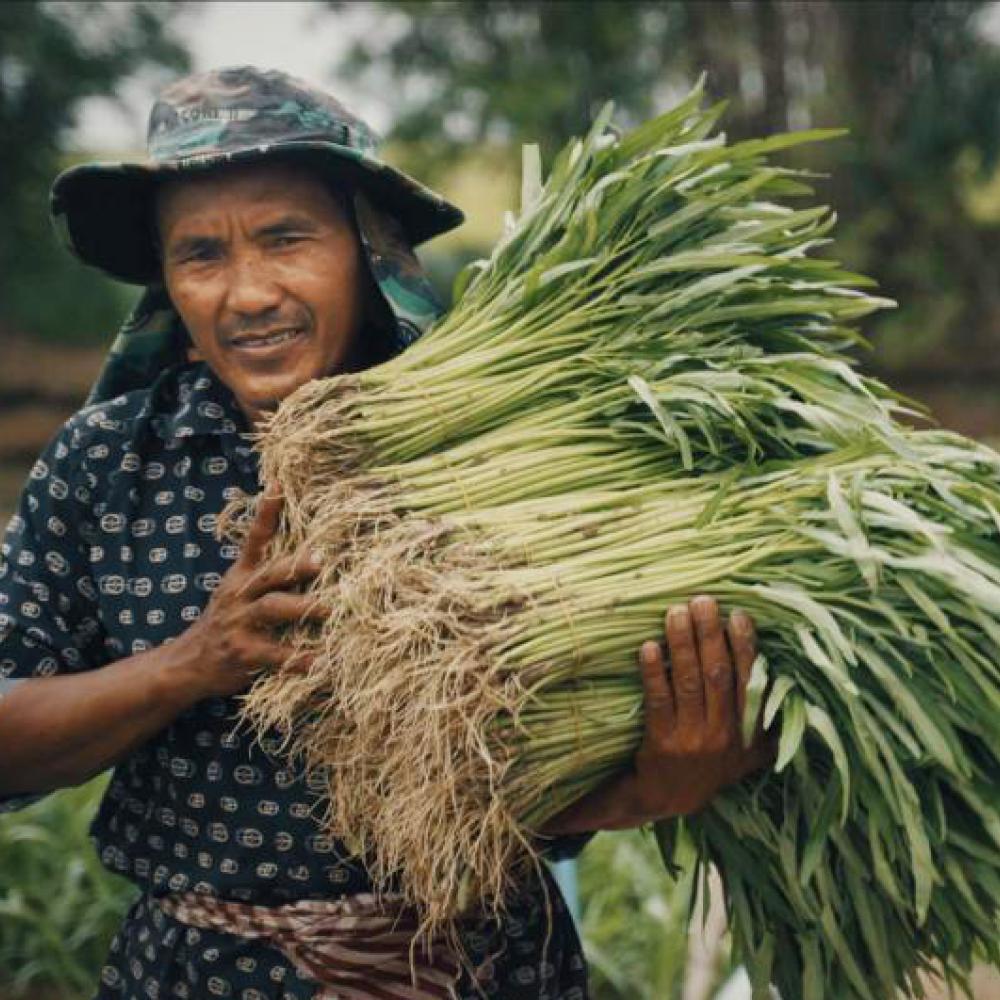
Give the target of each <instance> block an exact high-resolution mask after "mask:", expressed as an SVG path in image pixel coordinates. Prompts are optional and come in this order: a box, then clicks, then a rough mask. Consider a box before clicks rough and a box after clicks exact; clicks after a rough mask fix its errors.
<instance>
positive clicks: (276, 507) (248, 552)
mask: <svg viewBox="0 0 1000 1000" xmlns="http://www.w3.org/2000/svg"><path fill="white" fill-rule="evenodd" d="M284 503H285V498H284V497H283V496H282V495H281V493H279V492H278V489H277V487H276V486H268V488H267V489H266V490H265V491H264V492H263V493H262V494H261V497H260V499H259V500H258V501H257V514H256V516H255V517H254V519H253V524H251V525H250V531H249V533H248V534H247V540H246V544H245V545H244V547H243V558H244V559H245V560H246V561H247V562H248V563H250V564H251V565H253V566H256V565H257V564H258V563H259V562H260V561H261V559H263V558H264V553H265V551H266V550H267V545H268V542H270V541H271V539H272V538H274V535H275V533H276V532H277V530H278V525H279V524H280V523H281V508H282V507H283V506H284Z"/></svg>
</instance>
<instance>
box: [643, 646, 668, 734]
mask: <svg viewBox="0 0 1000 1000" xmlns="http://www.w3.org/2000/svg"><path fill="white" fill-rule="evenodd" d="M639 664H640V667H641V668H642V690H643V695H644V700H643V707H644V709H645V713H646V741H647V742H648V743H650V744H651V745H652V746H653V747H661V746H663V744H664V743H665V741H666V740H668V739H669V737H670V735H671V733H672V732H673V728H674V696H673V692H672V691H671V690H670V683H669V682H668V681H667V671H666V664H665V661H664V658H663V650H662V649H661V648H660V644H659V643H658V642H653V641H652V640H650V641H649V642H644V643H643V644H642V649H640V650H639Z"/></svg>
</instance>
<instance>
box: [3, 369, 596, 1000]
mask: <svg viewBox="0 0 1000 1000" xmlns="http://www.w3.org/2000/svg"><path fill="white" fill-rule="evenodd" d="M245 430H246V425H245V422H244V418H243V416H242V414H241V412H240V410H239V408H238V406H237V405H236V402H235V399H234V398H233V396H232V394H231V393H230V392H229V391H228V390H227V389H226V388H225V387H224V386H223V385H222V384H221V383H220V382H219V381H218V380H217V379H216V378H215V377H214V376H213V375H212V373H211V371H210V370H209V369H208V368H207V367H206V366H204V365H189V366H185V367H181V368H176V369H168V370H167V371H166V372H164V373H163V375H162V376H161V377H160V378H159V379H158V380H157V382H156V383H155V384H154V385H153V386H152V387H151V388H150V389H147V390H142V391H138V392H132V393H128V394H126V395H123V396H120V397H118V398H117V399H114V400H111V401H110V402H107V403H100V404H96V405H94V406H90V407H87V408H86V409H84V410H81V411H80V412H79V413H77V414H76V415H75V416H73V417H72V418H71V419H70V420H69V421H68V422H67V423H66V425H65V426H64V427H63V429H62V431H61V432H60V433H59V434H58V435H57V436H56V438H55V440H54V441H53V442H52V443H51V444H50V446H49V447H48V448H47V449H46V451H45V453H44V454H43V455H42V457H41V458H40V459H39V460H38V462H37V463H36V464H35V467H34V468H33V469H32V472H31V475H30V478H29V481H28V484H27V487H26V489H25V491H24V494H23V496H22V498H21V502H20V505H19V509H18V512H17V513H16V514H15V516H14V517H13V519H12V520H11V523H10V526H9V528H8V530H7V534H6V537H5V540H4V544H3V549H2V558H0V697H2V695H3V694H4V692H5V691H6V690H9V688H10V687H11V686H12V685H15V684H17V683H20V682H22V681H23V680H25V679H27V678H30V677H39V676H47V675H51V674H56V673H61V672H67V671H82V670H92V669H96V668H99V667H101V666H104V665H106V664H108V663H110V662H112V661H114V660H118V659H121V658H123V657H127V656H130V655H132V654H135V653H139V652H142V651H143V650H146V649H150V648H153V647H155V646H158V645H161V644H163V643H166V642H170V641H171V640H172V639H173V638H174V637H176V636H177V635H179V634H181V633H182V632H183V631H184V630H185V629H186V628H188V627H189V626H190V624H191V623H192V622H194V621H195V620H196V619H197V618H198V617H199V616H200V615H201V613H202V610H203V609H204V607H205V605H206V604H207V603H208V600H209V598H210V596H211V594H212V591H213V590H214V589H215V587H217V586H218V584H219V581H220V580H221V578H222V576H223V575H224V574H225V572H226V570H227V569H228V568H229V566H230V565H231V564H232V562H233V561H234V560H235V559H236V557H237V554H238V551H237V548H236V547H235V546H234V545H232V544H231V543H228V542H226V541H224V540H220V539H219V538H217V537H216V519H217V515H218V513H219V512H220V511H221V510H222V509H223V507H225V505H226V503H227V502H228V501H229V500H231V499H233V498H234V497H236V496H238V495H240V494H242V493H250V494H253V493H256V492H257V491H258V489H259V483H258V470H257V462H256V455H255V453H254V452H253V451H252V449H251V448H250V446H249V444H248V442H247V439H246V436H245V434H244V433H243V432H244V431H245ZM137 669H141V668H138V667H137ZM235 716H236V702H235V700H234V699H233V698H210V699H207V700H204V701H201V702H199V703H197V704H196V705H194V706H193V707H191V708H190V709H188V710H187V711H185V712H183V713H182V714H181V715H179V716H178V717H177V718H176V719H175V720H174V721H173V722H172V723H171V724H170V725H169V726H168V727H167V728H166V729H164V730H163V731H162V732H160V733H158V734H157V735H156V736H154V737H153V738H152V739H151V740H149V742H148V743H146V744H145V745H144V746H142V747H140V748H139V749H138V750H136V751H135V752H134V753H132V754H131V755H130V756H129V757H127V758H126V759H125V760H123V761H122V763H120V764H119V765H118V766H117V767H116V768H115V771H114V774H113V776H112V779H111V782H110V784H109V786H108V790H107V792H106V794H105V796H104V799H103V801H102V803H101V807H100V810H99V812H98V815H97V817H96V819H95V821H94V824H93V827H92V833H93V836H94V838H95V842H96V847H97V850H98V851H99V853H100V857H101V860H102V861H103V863H104V864H105V865H106V866H107V867H108V868H109V869H111V870H112V871H115V872H118V873H119V874H122V875H124V876H126V877H127V878H129V879H131V880H132V881H133V882H134V883H135V884H136V885H137V886H138V887H139V888H140V890H141V894H140V896H139V898H138V900H137V902H136V903H135V905H134V906H133V908H132V909H131V911H130V912H129V915H128V917H127V919H126V921H125V923H124V924H123V926H122V928H121V931H120V932H119V934H118V935H117V936H116V938H115V940H114V942H113V944H112V948H111V954H110V955H109V957H108V961H107V964H106V966H105V968H104V970H103V972H102V977H101V979H102V982H101V986H100V988H99V991H98V994H97V997H98V998H100V1000H110V998H112V997H114V998H129V1000H157V998H159V1000H165V998H167V997H179V998H202V997H212V996H219V997H234V998H238V1000H263V998H274V1000H278V998H294V1000H306V998H309V997H312V996H313V993H314V990H315V984H314V983H312V982H311V981H308V980H305V979H303V978H300V977H299V976H298V974H297V973H296V972H295V970H294V968H293V967H292V966H291V965H290V963H289V962H287V961H286V960H285V958H284V957H283V956H282V955H281V954H280V953H279V952H277V951H275V950H274V949H271V948H269V947H268V946H266V945H262V944H261V943H260V942H255V941H248V940H245V939H242V938H238V937H235V936H232V935H228V934H221V933H216V932H209V931H199V930H196V929H194V928H188V927H185V926H184V925H182V924H179V923H177V922H176V921H175V920H174V919H172V918H171V917H169V916H167V915H166V914H165V913H163V911H162V910H161V909H160V908H159V907H158V906H157V903H156V899H157V897H158V896H162V895H163V894H165V893H169V892H179V891H183V890H194V891H196V892H204V893H212V894H217V895H220V896H222V897H224V898H227V899H237V900H246V901H251V902H255V903H264V904H277V903H281V902H286V901H291V900H297V899H319V898H329V897H336V896H339V895H343V894H353V893H357V892H362V891H365V890H367V889H369V888H370V883H369V880H368V877H367V875H366V873H365V870H364V868H363V867H362V866H361V865H360V864H358V863H357V862H356V861H352V860H351V859H350V858H348V857H347V856H346V852H345V851H344V849H343V848H342V846H341V845H339V844H338V843H337V842H335V841H333V840H331V838H330V837H328V836H326V835H324V834H323V832H322V831H321V830H320V829H319V827H318V826H317V824H316V821H315V819H314V817H313V806H314V805H315V804H316V797H315V793H316V791H318V790H319V789H313V788H310V786H309V783H308V781H306V780H305V779H304V778H303V777H302V776H301V775H300V774H297V773H295V772H294V771H293V769H292V768H291V767H290V766H289V764H288V762H287V761H285V760H283V759H282V758H281V756H280V755H279V754H278V753H277V743H276V741H275V743H273V744H268V742H267V741H266V740H265V741H264V742H263V745H259V744H257V743H255V742H254V741H253V740H251V739H250V738H249V737H248V735H247V733H246V732H245V731H242V730H239V729H237V727H236V723H235ZM0 720H2V712H0ZM31 798H32V797H31V796H20V797H17V798H14V799H9V800H7V801H6V803H3V802H0V810H3V809H11V808H17V807H18V806H20V805H23V804H24V803H25V802H27V801H30V800H31ZM547 889H548V892H547V893H546V892H543V891H542V888H541V887H540V886H538V887H536V889H535V891H533V892H528V893H526V894H525V896H524V899H523V900H521V901H519V902H518V903H516V904H515V905H514V906H513V908H512V911H511V915H510V918H509V919H508V920H507V921H506V923H505V926H504V927H503V928H502V929H500V930H497V929H495V928H494V929H490V928H488V927H486V926H485V925H484V926H483V927H482V928H480V929H479V930H478V931H477V932H475V933H471V932H470V934H469V948H470V951H471V952H472V953H473V954H474V955H480V956H482V955H486V954H496V955H497V957H496V959H495V960H494V961H493V962H492V963H490V965H489V966H488V967H490V968H491V969H492V975H489V976H487V977H486V978H485V980H484V981H483V982H481V983H480V984H479V985H480V987H481V988H482V989H483V990H484V992H485V993H486V995H487V996H494V997H502V998H504V1000H542V998H547V1000H555V998H562V1000H582V998H583V997H584V996H585V993H586V986H585V982H586V980H585V971H584V963H583V960H582V957H581V953H580V948H579V942H578V940H577V938H576V934H575V932H574V930H573V927H572V921H571V920H570V919H569V917H568V914H567V913H566V911H565V907H564V905H563V903H562V900H561V898H560V896H559V894H558V891H557V890H556V889H555V888H554V887H553V886H552V884H551V882H549V883H548V885H547ZM546 896H548V899H549V903H550V904H551V905H552V906H553V908H554V923H553V926H552V928H551V930H550V929H549V928H548V926H547V921H546V917H545V906H546V899H545V897H546ZM461 992H462V996H463V998H464V997H466V996H468V997H469V998H470V1000H471V998H472V997H474V996H477V995H478V994H477V993H476V988H475V987H474V986H473V985H471V984H470V983H468V982H466V983H465V984H464V986H463V989H462V991H461Z"/></svg>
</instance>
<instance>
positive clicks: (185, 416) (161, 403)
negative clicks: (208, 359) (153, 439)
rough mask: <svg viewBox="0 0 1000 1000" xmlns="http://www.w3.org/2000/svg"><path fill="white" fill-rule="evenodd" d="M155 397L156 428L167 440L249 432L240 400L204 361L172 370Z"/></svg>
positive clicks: (161, 381) (158, 388) (154, 425)
mask: <svg viewBox="0 0 1000 1000" xmlns="http://www.w3.org/2000/svg"><path fill="white" fill-rule="evenodd" d="M168 376H172V377H168ZM154 397H157V398H156V401H155V402H154V404H153V405H154V416H153V428H154V429H155V431H156V433H157V434H159V436H160V437H161V438H163V439H164V440H165V441H169V440H171V439H178V438H186V437H196V436H198V435H202V434H237V433H247V432H248V430H249V428H248V427H247V422H246V418H245V417H244V415H243V412H242V410H240V408H239V404H238V403H237V402H236V397H235V396H234V395H233V394H232V392H230V390H229V389H228V388H226V386H225V385H224V384H223V383H222V382H221V381H220V380H219V379H218V378H217V377H216V375H215V374H214V373H213V372H212V370H211V368H209V367H208V365H206V364H205V363H204V362H201V363H198V364H194V365H185V366H184V367H182V368H180V370H179V371H178V369H169V370H168V371H167V372H165V373H164V375H163V376H162V377H161V378H160V379H159V380H157V385H156V386H154Z"/></svg>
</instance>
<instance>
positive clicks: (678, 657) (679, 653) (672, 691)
mask: <svg viewBox="0 0 1000 1000" xmlns="http://www.w3.org/2000/svg"><path fill="white" fill-rule="evenodd" d="M664 631H665V634H666V645H667V648H668V652H669V656H668V658H667V659H666V660H665V658H664V655H663V649H662V646H661V644H660V643H658V642H655V641H649V642H646V643H643V646H642V649H641V651H640V654H639V659H640V663H641V668H642V683H643V690H644V705H645V714H646V718H645V730H644V734H643V740H642V744H641V745H640V747H639V750H638V752H637V753H636V755H635V759H634V761H633V767H632V769H631V770H630V771H628V772H626V773H625V774H623V775H621V776H620V777H616V778H614V779H612V780H610V781H609V782H607V783H606V784H604V785H602V786H600V787H599V788H597V789H595V790H594V791H593V792H591V793H590V794H589V795H586V796H584V797H583V798H582V799H580V800H579V801H577V802H575V803H573V804H572V805H571V806H569V808H567V809H565V810H564V811H563V812H562V813H560V814H559V815H558V816H556V817H554V818H553V819H552V820H550V821H549V822H548V823H546V824H545V828H544V830H543V831H542V832H543V833H545V834H547V835H554V834H572V833H584V832H588V831H591V830H617V829H625V828H628V827H634V826H641V825H642V824H644V823H648V822H652V821H655V820H660V819H665V818H667V817H670V816H681V815H688V814H690V813H694V812H698V811H699V810H700V809H702V808H704V807H705V806H706V805H707V804H708V803H709V802H710V801H711V799H712V798H713V797H714V796H715V795H716V793H717V792H719V791H720V790H721V789H722V788H724V787H725V786H726V785H729V784H732V783H734V782H736V781H739V780H740V779H741V778H744V777H745V776H746V775H748V774H750V773H751V772H752V771H755V770H758V769H759V768H761V767H763V766H765V765H766V764H768V763H769V762H770V761H772V760H773V759H774V752H775V748H774V741H773V739H771V738H770V737H769V736H768V735H767V734H765V733H764V732H762V731H761V729H760V727H759V726H758V729H757V732H756V734H755V736H754V739H753V740H752V741H751V744H750V746H749V747H744V746H743V742H742V739H741V735H740V733H741V720H742V718H743V712H744V708H745V706H746V691H747V684H748V682H749V680H750V672H751V668H752V666H753V662H754V660H755V659H756V657H757V637H756V631H755V628H754V623H753V620H752V619H751V618H750V616H749V615H747V614H746V613H745V612H741V611H734V612H733V613H732V614H731V615H730V618H729V622H728V624H727V625H726V626H723V621H722V616H721V615H720V613H719V606H718V603H717V602H716V601H715V599H714V598H712V597H707V596H699V597H696V598H694V599H693V600H692V601H691V602H690V603H689V604H684V605H677V606H674V607H672V608H670V609H669V611H668V612H667V614H666V623H665V629H664Z"/></svg>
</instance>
